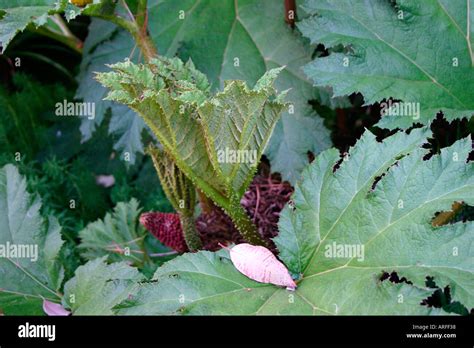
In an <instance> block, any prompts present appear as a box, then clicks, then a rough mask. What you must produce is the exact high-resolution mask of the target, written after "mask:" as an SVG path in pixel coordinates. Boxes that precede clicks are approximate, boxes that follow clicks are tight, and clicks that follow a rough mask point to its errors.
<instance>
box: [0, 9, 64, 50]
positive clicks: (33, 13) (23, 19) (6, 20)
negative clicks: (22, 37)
mask: <svg viewBox="0 0 474 348" xmlns="http://www.w3.org/2000/svg"><path fill="white" fill-rule="evenodd" d="M57 2H58V1H57V0H0V43H2V46H3V49H5V48H6V47H7V46H8V44H9V43H10V41H11V40H12V39H13V37H14V36H15V35H16V33H17V32H19V31H23V30H24V29H25V28H26V26H27V25H28V24H29V23H31V22H32V23H34V24H35V25H36V26H40V25H43V24H44V23H45V22H46V19H47V17H48V13H49V12H53V10H54V9H55V7H56V6H55V5H56V3H57Z"/></svg>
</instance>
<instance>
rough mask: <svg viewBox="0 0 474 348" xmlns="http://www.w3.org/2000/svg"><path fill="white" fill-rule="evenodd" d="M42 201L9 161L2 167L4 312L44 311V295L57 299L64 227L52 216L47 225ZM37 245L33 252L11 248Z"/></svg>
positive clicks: (0, 282)
mask: <svg viewBox="0 0 474 348" xmlns="http://www.w3.org/2000/svg"><path fill="white" fill-rule="evenodd" d="M40 208H41V201H40V199H39V197H32V196H31V195H30V194H29V193H28V192H27V191H26V180H25V179H24V178H23V177H21V176H20V174H19V173H18V169H17V168H16V167H14V166H13V165H11V164H7V165H6V166H4V167H3V168H1V169H0V245H1V250H2V255H1V256H0V311H1V312H2V313H4V314H16V315H18V314H27V315H31V314H41V313H42V309H41V304H42V300H43V298H45V299H48V300H50V301H55V302H58V301H59V300H60V294H59V292H58V291H59V287H60V286H61V282H62V279H63V275H64V270H63V268H62V266H61V265H60V263H59V262H58V260H57V257H58V254H59V250H60V249H61V246H62V244H63V241H62V239H61V234H60V231H61V227H60V226H59V223H58V221H57V219H56V218H54V217H53V216H51V217H50V218H49V221H48V224H47V225H46V223H45V221H44V219H43V218H42V217H41V215H40ZM13 247H14V248H15V249H17V250H18V249H20V248H31V247H33V248H37V253H38V254H37V259H35V258H34V255H33V254H31V250H34V249H29V250H30V254H25V255H14V254H12V253H11V252H10V253H7V254H4V253H5V252H7V251H8V250H10V251H12V250H13V249H12V248H13Z"/></svg>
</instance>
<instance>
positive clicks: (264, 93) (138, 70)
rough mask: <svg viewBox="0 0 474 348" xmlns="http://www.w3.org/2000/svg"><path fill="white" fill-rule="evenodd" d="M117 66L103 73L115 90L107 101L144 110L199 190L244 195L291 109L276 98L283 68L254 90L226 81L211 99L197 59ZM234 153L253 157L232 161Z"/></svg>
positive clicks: (162, 60)
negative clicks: (278, 124) (208, 188)
mask: <svg viewBox="0 0 474 348" xmlns="http://www.w3.org/2000/svg"><path fill="white" fill-rule="evenodd" d="M111 67H112V68H113V70H114V71H113V72H109V73H100V74H98V75H97V79H98V80H99V81H100V82H101V83H103V84H104V85H105V86H107V87H108V88H110V90H111V91H110V93H109V94H108V96H107V99H110V100H115V101H119V102H122V103H125V104H127V105H129V106H130V107H131V108H132V109H133V110H135V111H136V112H138V113H139V114H140V115H141V116H142V117H143V119H144V120H145V122H146V123H147V124H148V126H149V127H150V129H151V130H152V131H153V133H154V134H155V135H156V136H157V138H158V139H159V141H160V143H161V144H162V145H163V146H164V148H165V149H166V151H167V152H168V153H169V154H171V157H173V159H174V160H175V161H176V162H177V165H178V166H179V167H180V169H181V170H182V171H183V172H184V173H185V174H186V175H187V176H188V177H189V178H190V179H191V180H196V181H197V185H198V186H201V187H202V186H211V187H212V189H213V190H215V191H217V192H236V193H237V195H238V196H239V197H241V196H242V195H243V193H244V191H245V189H246V188H247V186H248V184H249V183H250V180H251V179H252V177H253V174H254V172H255V170H256V168H257V164H258V160H259V158H260V156H261V154H262V152H263V150H264V148H265V146H266V144H267V143H268V140H269V138H270V135H271V133H272V131H273V128H274V127H275V124H276V122H277V121H278V118H279V116H280V113H281V111H282V110H283V109H284V108H285V104H284V103H283V102H282V99H283V97H284V93H282V94H279V95H277V92H276V90H275V89H274V88H273V87H272V85H273V82H274V80H275V78H276V76H277V75H278V72H279V70H280V69H275V70H270V71H268V72H267V73H266V74H265V75H264V76H262V77H261V79H260V80H259V81H257V84H256V85H255V87H254V88H253V89H249V88H248V87H247V85H246V83H245V82H243V81H227V83H226V86H225V88H224V90H223V91H222V92H220V93H218V94H216V95H215V96H213V97H209V94H208V90H209V85H208V82H207V79H206V77H205V76H204V75H203V74H202V73H200V72H199V71H197V70H196V69H195V68H194V65H193V64H192V62H191V61H190V62H188V63H186V64H183V63H182V62H181V61H180V60H179V59H177V58H175V59H170V60H168V59H164V58H163V59H161V60H153V61H152V62H151V64H150V65H148V66H145V65H136V64H133V63H131V62H130V61H126V62H124V63H117V64H115V65H112V66H111ZM170 86H172V89H171V90H172V92H171V93H170V92H169V89H170ZM271 98H273V99H271ZM228 150H230V151H231V152H232V153H234V154H237V153H238V154H242V156H243V155H247V156H252V157H253V160H251V158H252V157H247V159H245V157H242V158H243V160H235V161H234V160H232V159H227V158H226V157H224V156H223V154H225V153H227V151H228ZM203 179H204V180H203ZM203 190H204V191H205V192H207V191H206V187H204V188H203Z"/></svg>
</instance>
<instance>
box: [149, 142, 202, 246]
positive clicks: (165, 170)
mask: <svg viewBox="0 0 474 348" xmlns="http://www.w3.org/2000/svg"><path fill="white" fill-rule="evenodd" d="M148 153H149V154H150V156H151V158H152V159H153V164H154V165H155V169H156V172H157V174H158V177H159V179H160V182H161V186H162V187H163V191H164V192H165V194H166V197H167V198H168V200H169V201H170V203H171V205H172V206H173V208H174V209H175V210H176V212H177V213H178V215H179V218H180V221H181V227H182V229H183V237H184V239H185V241H186V245H187V246H188V249H189V250H191V251H196V250H199V249H200V248H201V247H202V244H201V239H200V238H199V235H198V232H197V230H196V226H195V223H194V205H195V203H196V189H195V188H194V185H193V184H192V182H191V181H190V180H189V179H188V178H187V177H186V176H185V175H184V173H183V172H182V171H180V170H179V168H178V167H177V166H176V164H175V163H174V161H173V159H172V158H171V157H170V156H169V155H168V154H166V152H165V151H164V150H161V149H158V148H156V147H154V146H150V147H149V148H148Z"/></svg>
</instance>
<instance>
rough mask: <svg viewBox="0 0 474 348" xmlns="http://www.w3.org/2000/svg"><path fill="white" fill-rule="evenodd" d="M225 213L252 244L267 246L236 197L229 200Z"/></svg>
mask: <svg viewBox="0 0 474 348" xmlns="http://www.w3.org/2000/svg"><path fill="white" fill-rule="evenodd" d="M226 213H227V215H229V217H230V218H231V219H232V221H233V222H234V225H235V227H236V228H237V229H238V230H239V232H240V234H241V235H242V237H244V239H245V240H246V241H247V242H249V243H250V244H253V245H261V246H268V245H267V242H266V241H265V240H264V239H263V238H262V237H261V236H260V234H259V233H258V230H257V226H256V225H255V224H254V223H253V222H252V220H250V217H249V216H248V215H247V212H246V211H245V209H244V208H243V207H242V206H241V205H240V201H239V200H238V199H232V200H231V203H230V207H229V209H228V210H226Z"/></svg>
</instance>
